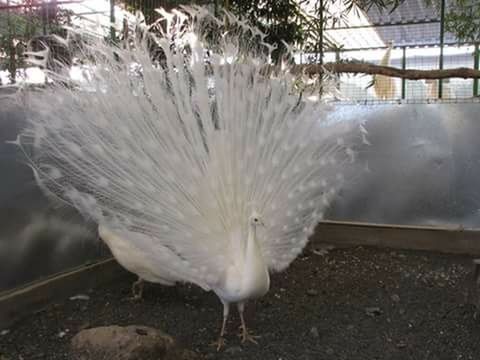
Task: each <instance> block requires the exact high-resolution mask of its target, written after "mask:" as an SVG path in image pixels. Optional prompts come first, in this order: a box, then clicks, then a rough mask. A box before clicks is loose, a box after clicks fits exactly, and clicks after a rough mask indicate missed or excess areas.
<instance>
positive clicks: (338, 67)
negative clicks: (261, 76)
mask: <svg viewBox="0 0 480 360" xmlns="http://www.w3.org/2000/svg"><path fill="white" fill-rule="evenodd" d="M323 68H324V70H323V69H322V67H321V65H318V64H312V65H296V66H294V68H293V70H292V71H293V72H294V73H299V72H304V73H305V74H307V75H316V74H318V73H321V72H323V71H328V72H332V73H351V74H370V75H385V76H390V77H398V78H403V79H408V80H420V79H447V78H463V79H475V78H477V79H478V78H480V70H474V69H469V68H455V69H444V70H417V69H406V70H402V69H398V68H394V67H390V66H380V65H373V64H367V63H327V64H324V65H323Z"/></svg>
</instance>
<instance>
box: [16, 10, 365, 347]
mask: <svg viewBox="0 0 480 360" xmlns="http://www.w3.org/2000/svg"><path fill="white" fill-rule="evenodd" d="M159 13H160V14H161V17H160V19H159V20H158V21H157V22H156V23H155V24H156V25H157V26H156V28H155V31H156V33H155V34H154V32H153V31H146V30H145V31H144V33H143V35H141V36H140V35H138V36H134V37H131V38H130V39H132V38H133V40H131V41H130V43H129V44H128V46H125V45H123V46H117V45H115V44H111V43H107V42H104V41H101V40H95V39H92V38H89V39H88V41H87V44H85V45H84V46H83V47H82V51H83V54H84V56H85V58H86V59H89V60H88V61H89V62H86V63H85V64H87V65H85V67H84V72H85V76H84V79H83V81H82V82H81V83H79V84H76V85H75V86H71V85H69V86H66V85H65V84H66V81H55V80H56V78H55V77H56V76H57V75H55V74H50V77H51V78H52V79H53V81H52V82H51V84H50V85H49V86H48V88H47V89H45V90H43V91H38V92H35V93H34V94H28V93H26V94H25V96H22V97H21V99H22V101H24V103H25V106H26V107H27V108H28V109H29V116H28V117H29V125H28V127H27V128H26V129H25V130H24V131H23V132H22V133H21V134H20V136H19V137H18V138H17V139H16V141H14V143H15V144H17V145H18V146H19V147H20V148H21V149H22V151H23V152H24V154H25V156H26V157H27V159H28V163H29V164H30V166H31V168H32V169H33V173H34V176H35V179H36V181H37V183H38V184H39V186H40V187H41V188H42V189H43V190H44V192H45V193H47V194H49V196H51V197H52V198H53V199H55V201H57V202H60V203H62V204H66V205H68V206H74V207H75V208H76V209H77V210H78V211H79V212H80V213H81V214H83V215H84V216H85V217H86V218H88V219H89V220H91V221H94V222H95V223H96V224H98V232H99V235H100V238H101V239H102V240H103V241H104V242H105V243H106V244H107V245H108V247H109V248H110V249H111V252H112V254H113V255H114V257H115V258H116V259H117V260H118V262H119V263H120V264H121V265H123V266H124V267H125V268H126V269H127V270H129V271H131V272H133V273H135V274H137V275H138V276H139V281H140V282H138V283H137V285H140V284H141V281H142V280H146V281H149V282H155V283H160V284H164V285H174V284H175V283H178V282H188V283H193V284H196V285H198V286H200V287H201V288H203V289H204V290H206V291H213V292H214V293H215V294H216V295H217V296H218V298H219V299H220V301H221V303H222V304H223V321H222V326H221V331H220V336H219V339H218V341H217V342H216V343H215V345H216V346H217V347H218V349H220V348H221V347H222V346H223V344H224V343H225V340H224V334H225V327H226V322H227V318H228V316H229V312H230V306H231V305H232V304H236V305H237V309H238V312H239V316H240V321H241V336H242V341H243V342H245V341H252V342H256V340H255V338H254V337H253V336H252V335H251V333H250V332H249V331H248V329H247V326H246V324H245V319H244V316H243V312H244V307H245V303H246V302H247V301H248V300H251V299H256V298H259V297H261V296H263V295H265V294H266V293H267V292H268V290H269V288H270V274H271V273H272V272H278V271H282V270H284V269H286V268H287V267H288V266H289V264H290V263H291V262H292V261H293V260H294V259H295V258H296V257H297V256H298V255H299V254H300V253H301V252H302V249H303V248H304V247H305V245H306V244H307V241H308V238H309V237H310V236H311V235H312V234H313V232H314V228H315V226H316V224H317V223H318V222H319V220H321V219H322V218H323V216H324V213H325V211H326V210H327V209H328V206H329V204H330V203H331V202H332V200H333V199H334V197H335V196H336V195H337V193H338V192H339V191H340V190H342V188H343V187H344V186H345V185H346V184H347V183H348V182H347V181H346V180H345V179H346V176H345V174H346V173H347V171H349V169H350V168H351V167H352V166H353V164H354V163H355V154H356V152H355V151H354V150H353V148H352V147H350V146H348V144H349V143H350V142H351V141H350V140H351V139H349V136H357V135H356V131H352V132H345V131H344V127H347V128H350V127H351V126H353V125H352V124H345V123H343V122H342V119H337V118H335V117H332V116H331V114H332V113H331V107H330V105H328V104H324V103H322V102H321V101H319V100H318V99H315V98H312V97H308V96H305V94H303V95H302V96H299V94H297V93H296V92H295V90H294V86H293V85H294V83H295V79H294V78H295V76H294V74H292V73H290V71H289V70H290V68H289V66H283V67H280V66H277V67H275V66H273V64H272V63H271V61H270V60H269V59H270V53H271V51H272V49H273V48H274V47H272V46H271V45H268V44H266V43H264V40H265V35H264V34H262V33H261V32H260V31H258V30H257V29H254V28H250V27H248V26H247V25H246V24H245V23H244V22H239V21H237V20H238V19H236V18H235V17H234V16H233V15H231V14H227V16H226V17H225V20H221V19H218V18H216V17H215V16H213V15H212V14H210V13H209V12H208V11H207V10H205V9H203V8H183V10H174V11H173V12H170V13H168V12H166V11H163V10H159ZM151 26H152V25H151ZM151 26H150V27H149V28H148V30H152V28H151ZM225 27H228V29H226V30H225ZM147 32H148V34H149V35H148V39H149V41H148V44H147V41H146V39H147V35H145V34H146V33H147ZM215 34H216V35H215ZM152 39H154V41H155V44H156V49H157V52H156V55H155V56H152V52H151V51H149V49H151V48H152ZM88 64H89V65H88ZM271 69H273V70H271ZM356 126H357V125H355V127H356ZM349 134H350V135H349ZM352 134H353V135H352Z"/></svg>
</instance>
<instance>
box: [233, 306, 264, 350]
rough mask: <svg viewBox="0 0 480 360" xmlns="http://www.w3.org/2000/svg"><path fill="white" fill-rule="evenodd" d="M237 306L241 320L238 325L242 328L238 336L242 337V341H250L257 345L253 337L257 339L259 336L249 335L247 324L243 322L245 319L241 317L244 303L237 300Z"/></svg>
mask: <svg viewBox="0 0 480 360" xmlns="http://www.w3.org/2000/svg"><path fill="white" fill-rule="evenodd" d="M237 307H238V314H239V315H240V321H241V326H240V327H241V329H242V332H241V334H239V335H238V336H240V337H241V338H242V343H244V342H245V341H250V342H252V343H254V344H257V345H258V342H257V340H255V339H258V338H259V337H260V336H253V335H251V334H250V333H249V332H248V330H247V325H246V324H245V319H244V317H243V310H244V309H245V303H243V302H239V303H238V304H237Z"/></svg>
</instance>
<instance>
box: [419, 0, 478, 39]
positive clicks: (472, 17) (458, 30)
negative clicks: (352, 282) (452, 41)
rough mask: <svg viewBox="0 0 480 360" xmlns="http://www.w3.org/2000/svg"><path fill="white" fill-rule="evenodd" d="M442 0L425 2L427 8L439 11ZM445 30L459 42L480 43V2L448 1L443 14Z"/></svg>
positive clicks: (476, 0) (469, 0) (471, 0)
mask: <svg viewBox="0 0 480 360" xmlns="http://www.w3.org/2000/svg"><path fill="white" fill-rule="evenodd" d="M441 1H442V0H425V2H426V4H427V5H428V6H432V7H434V8H436V9H437V10H438V11H440V7H441ZM445 30H447V31H448V32H451V33H452V34H454V35H455V36H456V37H457V38H458V40H459V41H466V42H478V41H480V2H479V1H478V0H450V1H448V2H447V7H446V13H445Z"/></svg>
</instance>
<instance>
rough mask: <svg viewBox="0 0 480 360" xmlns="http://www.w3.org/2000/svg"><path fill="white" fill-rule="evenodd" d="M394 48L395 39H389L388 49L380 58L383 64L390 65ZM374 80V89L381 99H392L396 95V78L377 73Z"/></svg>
mask: <svg viewBox="0 0 480 360" xmlns="http://www.w3.org/2000/svg"><path fill="white" fill-rule="evenodd" d="M392 49H393V41H389V42H388V44H387V51H386V52H385V54H384V55H383V57H382V59H381V60H380V64H379V65H381V66H390V57H391V54H392ZM373 80H374V89H375V94H376V95H377V97H378V98H379V99H382V100H390V99H393V98H394V97H395V92H396V87H395V79H393V78H391V77H390V76H385V75H375V76H374V77H373Z"/></svg>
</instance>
